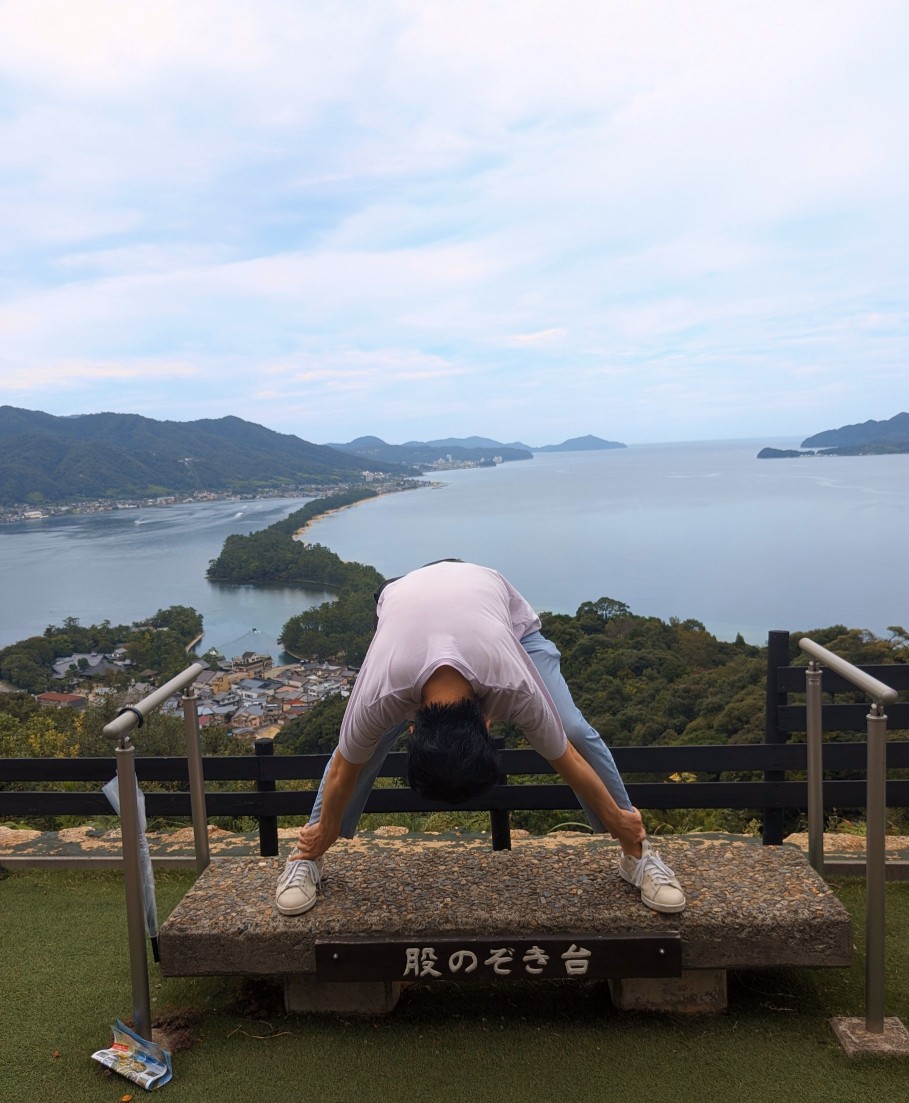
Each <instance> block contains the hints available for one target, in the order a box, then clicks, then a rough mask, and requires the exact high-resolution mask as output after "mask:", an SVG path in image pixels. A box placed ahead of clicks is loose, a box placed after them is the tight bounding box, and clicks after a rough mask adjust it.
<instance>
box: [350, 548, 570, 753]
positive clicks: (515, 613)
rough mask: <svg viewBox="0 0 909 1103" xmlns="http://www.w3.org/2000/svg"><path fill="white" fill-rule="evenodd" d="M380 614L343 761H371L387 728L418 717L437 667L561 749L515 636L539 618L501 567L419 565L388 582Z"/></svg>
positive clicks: (558, 731) (546, 745)
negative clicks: (444, 668) (452, 671)
mask: <svg viewBox="0 0 909 1103" xmlns="http://www.w3.org/2000/svg"><path fill="white" fill-rule="evenodd" d="M378 617H379V625H378V628H377V629H376V634H375V637H374V638H373V641H372V643H371V644H370V646H369V650H368V651H367V652H366V658H365V659H364V661H363V667H362V669H361V670H360V673H359V674H358V675H357V680H356V683H355V684H354V688H353V692H352V693H351V695H350V700H349V701H348V703H347V710H346V711H345V713H344V719H343V721H342V722H341V738H340V743H339V746H340V750H341V754H342V755H343V756H344V757H345V758H346V759H347V761H348V762H356V763H360V762H367V761H368V760H369V759H370V758H372V755H373V752H374V750H375V747H376V743H377V742H378V740H379V738H380V737H381V736H382V735H383V733H384V732H386V731H388V730H389V729H390V728H392V727H394V726H395V725H397V724H400V723H401V721H402V720H413V719H414V717H415V716H416V713H417V709H418V708H419V707H420V693H421V691H422V689H423V686H424V684H425V683H426V680H427V679H428V678H429V676H430V675H431V674H433V673H434V672H435V671H436V670H438V668H439V667H440V666H450V667H454V669H455V670H457V671H458V673H459V674H461V675H462V676H463V677H464V678H466V679H467V681H468V682H470V685H471V687H472V689H473V691H474V693H475V694H476V695H477V698H478V700H479V702H480V704H481V705H482V707H483V711H484V713H485V714H486V718H487V720H490V721H495V720H511V721H512V722H513V723H515V724H517V725H518V727H520V728H521V730H522V731H523V733H524V735H525V737H526V738H527V741H528V742H529V743H530V745H531V746H532V747H533V748H534V750H536V751H538V752H539V753H540V754H541V755H542V756H543V757H544V758H545V759H548V760H551V759H554V758H558V757H559V756H560V755H562V754H564V753H565V750H566V748H567V739H566V736H565V732H564V730H563V728H562V723H561V721H560V720H559V716H558V713H557V712H556V708H555V705H554V704H553V701H552V698H551V697H550V696H549V693H548V691H547V690H546V687H545V686H544V685H543V682H542V680H541V678H540V675H539V674H538V672H537V669H536V667H535V666H534V665H533V663H532V662H531V661H530V659H529V658H528V656H527V652H526V651H525V650H524V649H523V647H521V644H520V640H521V638H522V637H524V636H526V635H528V634H529V633H530V632H535V631H537V630H538V629H539V627H540V618H539V617H538V616H537V615H536V613H535V612H534V610H533V609H532V608H531V606H530V605H529V604H528V602H527V601H526V600H525V599H524V598H523V597H521V595H520V594H519V593H518V591H517V590H516V589H515V588H514V587H513V586H512V585H511V584H510V583H509V582H508V581H507V580H506V579H505V578H503V577H502V575H500V574H499V572H498V571H493V570H490V569H489V568H488V567H479V566H477V565H476V564H474V563H433V564H431V565H430V566H428V567H421V568H420V569H419V570H417V571H412V572H411V573H410V574H407V575H404V577H403V578H399V579H398V580H397V581H395V582H392V583H390V584H389V585H387V586H386V587H385V589H384V590H383V591H382V593H381V595H380V597H379V606H378Z"/></svg>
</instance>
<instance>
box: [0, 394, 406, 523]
mask: <svg viewBox="0 0 909 1103" xmlns="http://www.w3.org/2000/svg"><path fill="white" fill-rule="evenodd" d="M362 467H363V465H362V463H361V462H357V460H356V459H354V458H353V457H351V456H350V455H349V454H348V453H344V452H338V451H335V450H333V449H331V448H327V447H326V446H325V445H321V444H313V443H311V442H310V441H305V440H303V439H302V438H300V437H296V436H293V435H292V434H287V433H277V432H275V431H274V430H272V429H266V428H265V427H264V426H261V425H256V424H255V423H254V422H250V421H244V420H243V419H242V418H238V417H233V416H229V417H223V418H216V419H212V418H203V419H201V420H198V421H186V422H177V421H156V420H154V419H153V418H146V417H143V416H142V415H140V414H114V413H106V412H105V413H98V414H81V415H78V416H76V417H57V416H55V415H53V414H46V413H44V412H43V411H40V410H23V409H19V408H18V407H14V406H0V505H17V504H20V503H29V504H43V503H48V504H52V503H60V502H66V501H74V500H75V501H79V500H82V501H84V500H96V499H116V498H145V497H160V496H166V495H169V494H187V493H193V492H197V491H200V490H202V491H214V492H223V491H228V492H229V491H238V492H255V491H257V490H264V489H280V488H281V487H282V486H286V487H287V488H288V489H290V488H291V487H295V486H297V485H302V484H305V483H307V482H309V483H312V482H327V483H338V482H344V481H351V480H355V479H357V480H359V479H360V478H361V477H362ZM373 468H374V469H376V470H379V471H382V472H386V473H390V474H392V473H394V474H397V473H400V474H404V473H405V469H404V468H402V467H399V466H398V465H394V464H389V463H379V464H374V465H373Z"/></svg>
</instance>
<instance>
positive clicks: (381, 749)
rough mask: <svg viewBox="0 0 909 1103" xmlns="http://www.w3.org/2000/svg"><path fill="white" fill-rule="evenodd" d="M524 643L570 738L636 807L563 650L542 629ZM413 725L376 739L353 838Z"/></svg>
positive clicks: (351, 807)
mask: <svg viewBox="0 0 909 1103" xmlns="http://www.w3.org/2000/svg"><path fill="white" fill-rule="evenodd" d="M521 646H522V647H523V648H524V650H525V651H526V652H527V654H528V656H529V657H530V661H531V662H532V663H533V665H534V666H535V667H536V668H537V671H538V673H539V675H540V678H541V679H542V681H543V685H545V686H546V688H547V690H549V695H550V697H552V700H553V702H554V703H555V707H556V711H557V712H558V714H559V719H560V720H561V721H562V727H563V728H564V729H565V734H566V735H567V736H568V741H569V742H570V743H571V745H572V746H573V747H574V748H575V750H576V751H577V752H578V754H580V755H581V757H582V758H583V759H585V760H586V761H587V762H588V763H589V764H590V766H591V767H592V768H593V770H594V772H595V773H596V775H597V777H598V778H599V779H600V781H602V782H603V784H604V785H605V786H606V788H607V789H608V790H609V793H610V795H611V796H612V799H613V800H614V801H615V802H616V804H617V805H618V806H619V807H620V808H625V809H630V808H631V807H632V805H631V800H630V799H629V797H628V792H627V790H626V789H625V784H624V782H623V781H622V778H621V775H620V774H619V771H618V768H617V766H616V764H615V760H614V759H613V757H612V752H611V751H610V750H609V748H608V747H607V746H606V744H605V743H604V742H603V740H602V738H601V737H600V734H599V732H597V731H596V730H595V729H594V728H592V727H591V726H590V724H588V723H587V721H586V720H585V719H584V717H583V716H582V715H581V711H580V709H579V708H578V707H577V705H576V704H575V703H574V701H573V700H572V698H571V691H570V690H569V688H568V686H567V684H566V682H565V679H564V678H563V677H562V671H561V667H560V664H559V658H560V655H559V652H558V649H557V648H556V646H555V644H554V643H553V642H552V641H551V640H547V639H546V637H545V636H544V635H543V634H542V633H541V632H531V633H530V634H529V635H527V636H525V637H524V638H523V639H522V640H521ZM409 724H410V721H408V720H405V721H403V722H402V723H400V724H398V725H396V726H395V727H393V728H390V729H389V730H388V731H387V732H386V733H385V734H384V735H383V736H382V738H381V739H380V740H379V742H378V743H377V744H376V749H375V753H374V754H373V756H372V758H371V759H370V760H369V761H368V762H367V763H365V765H364V766H363V769H362V771H361V773H360V775H359V777H358V778H357V782H356V785H355V787H354V791H353V793H352V795H351V798H350V800H349V801H348V804H347V808H346V809H345V810H344V815H343V816H342V818H341V837H342V838H344V839H352V838H353V837H354V835H355V834H356V832H357V824H358V823H359V822H360V816H361V815H362V814H363V809H364V808H365V807H366V802H367V800H368V799H369V794H370V792H371V791H372V787H373V784H374V783H375V780H376V778H377V777H378V776H379V771H380V770H381V769H382V764H383V763H384V761H385V759H386V756H387V755H388V752H389V751H390V750H391V748H392V746H393V745H394V742H395V740H396V739H397V738H398V736H399V735H400V734H401V732H403V731H404V730H405V729H406V728H407V727H408V726H409ZM337 753H338V751H337V749H336V750H335V752H334V754H333V755H332V759H333V758H334V755H335V754H337ZM330 765H331V763H330V762H329V766H330ZM327 774H328V767H326V770H325V774H323V775H322V782H321V784H320V785H319V792H318V793H317V795H316V800H315V803H314V804H313V809H312V814H311V815H310V817H309V822H310V823H317V822H318V820H319V816H320V814H321V811H322V791H323V789H324V788H325V777H326V775H327ZM580 803H581V807H582V808H583V809H584V813H585V815H586V816H587V819H588V820H589V821H590V826H591V827H592V828H593V830H594V831H598V832H604V831H605V830H606V828H605V826H604V825H603V822H602V821H601V820H600V818H599V817H598V816H597V815H596V813H595V812H594V811H593V809H592V808H590V806H589V805H587V804H586V803H585V802H584V801H581V802H580Z"/></svg>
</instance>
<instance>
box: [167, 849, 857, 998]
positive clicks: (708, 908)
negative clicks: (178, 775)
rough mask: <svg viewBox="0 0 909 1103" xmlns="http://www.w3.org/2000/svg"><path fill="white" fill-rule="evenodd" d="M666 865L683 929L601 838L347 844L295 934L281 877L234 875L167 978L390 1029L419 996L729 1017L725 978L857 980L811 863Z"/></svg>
mask: <svg viewBox="0 0 909 1103" xmlns="http://www.w3.org/2000/svg"><path fill="white" fill-rule="evenodd" d="M660 850H661V852H662V853H663V856H664V858H665V859H666V860H667V861H668V862H669V864H670V865H672V866H673V867H674V868H675V870H676V873H677V875H678V877H679V879H680V881H681V883H682V884H683V886H684V887H685V889H686V892H687V895H688V900H689V904H688V908H687V909H686V910H685V911H684V912H683V913H681V914H680V915H661V914H658V913H656V912H653V911H650V910H649V909H647V908H645V907H644V906H643V905H642V904H641V902H640V898H639V894H638V892H637V890H635V889H633V888H632V887H631V886H630V885H628V884H626V883H625V882H624V881H623V880H622V879H621V878H620V877H619V875H618V872H617V870H616V860H617V857H618V850H617V848H616V846H615V844H614V843H612V842H611V841H610V840H607V839H605V838H603V837H590V836H572V837H567V836H564V835H556V836H549V837H547V838H545V839H538V838H528V839H522V840H519V841H518V840H516V842H515V846H514V848H513V849H512V850H506V851H490V850H489V849H488V846H487V845H486V844H484V843H483V842H481V841H475V842H472V841H468V840H453V839H449V838H433V837H432V836H409V837H404V838H400V839H394V840H391V839H379V838H375V837H370V836H359V837H358V838H357V839H354V840H350V841H343V840H342V841H341V842H339V843H338V844H337V845H336V847H334V848H333V849H332V851H331V852H330V854H329V855H328V856H327V859H326V866H325V878H324V881H323V896H322V898H321V899H320V901H319V903H318V904H317V905H316V906H315V907H314V908H313V909H312V910H311V911H309V912H307V913H306V914H304V915H301V916H294V917H285V916H282V915H280V914H279V913H278V912H277V911H276V909H275V906H274V888H275V881H276V879H277V876H278V873H279V871H280V869H281V866H282V862H281V861H280V860H279V859H276V858H259V857H233V858H219V859H215V860H214V861H213V862H212V863H211V865H210V866H209V867H208V869H206V870H205V872H204V873H203V874H202V875H201V876H200V878H199V879H198V881H197V882H196V884H195V886H194V887H193V888H192V889H191V890H190V891H189V892H188V893H187V894H186V896H185V897H184V898H183V900H182V901H181V902H180V903H179V904H178V906H177V907H176V909H175V910H174V912H173V913H172V914H171V916H170V917H169V919H168V920H167V922H166V923H165V924H164V926H163V928H162V931H161V936H160V948H161V968H162V972H163V973H164V974H165V975H167V976H198V975H246V976H249V975H268V976H281V977H283V978H284V990H285V1001H286V1006H287V1008H288V1010H291V1011H343V1012H349V1011H365V1012H378V1011H387V1010H390V1009H391V1008H392V1007H393V1006H394V1004H395V1002H396V1001H397V999H398V995H399V992H400V990H401V985H402V982H404V983H406V982H408V981H410V980H417V981H419V982H420V983H424V982H426V981H428V982H430V983H442V982H443V981H444V980H445V979H450V980H457V981H464V980H475V979H484V980H487V981H489V982H491V983H494V982H497V981H498V980H500V979H502V978H507V979H510V980H515V979H520V978H524V977H527V978H528V979H539V978H542V977H554V976H561V977H563V978H564V979H585V978H586V979H593V978H595V977H606V978H608V979H609V984H610V989H611V992H612V998H613V1002H614V1003H615V1004H616V1006H618V1007H620V1008H622V1009H657V1010H674V1011H716V1010H722V1009H723V1008H724V1007H725V1006H726V971H727V970H728V969H733V968H734V969H740V968H745V969H763V968H768V967H773V968H776V967H780V966H800V967H815V966H845V965H848V964H849V962H850V960H851V957H852V926H851V921H850V918H849V915H848V913H847V912H846V910H845V909H844V908H843V906H842V905H841V904H840V903H839V901H838V900H837V898H836V897H835V896H834V895H833V893H832V892H831V891H830V889H829V888H828V887H827V886H826V884H825V883H824V882H823V881H822V880H821V878H820V877H818V875H817V874H816V873H815V872H814V871H813V870H812V869H811V867H810V866H809V865H808V863H807V861H806V860H805V858H804V856H803V855H802V854H801V853H800V852H799V851H797V850H795V849H794V848H792V847H762V846H759V845H753V844H751V843H749V842H742V841H728V840H719V839H718V840H712V839H711V840H705V839H700V840H698V841H696V842H693V841H688V840H675V839H666V840H660ZM544 959H545V961H544ZM469 966H472V967H471V968H468V967H469ZM636 970H639V972H638V975H633V974H634V973H635V971H636ZM326 978H330V979H326ZM337 978H343V979H337Z"/></svg>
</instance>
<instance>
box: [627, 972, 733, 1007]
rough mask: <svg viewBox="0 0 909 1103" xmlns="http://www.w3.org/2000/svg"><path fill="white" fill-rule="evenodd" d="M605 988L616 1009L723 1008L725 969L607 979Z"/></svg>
mask: <svg viewBox="0 0 909 1103" xmlns="http://www.w3.org/2000/svg"><path fill="white" fill-rule="evenodd" d="M609 992H610V994H611V996H612V1002H613V1004H614V1005H615V1007H617V1008H618V1009H619V1010H620V1011H674V1012H676V1013H682V1014H695V1015H697V1014H705V1013H710V1012H715V1011H725V1010H726V970H725V969H686V970H684V971H683V973H682V975H681V976H680V977H666V978H660V979H654V978H644V977H634V978H631V979H627V980H624V979H623V980H611V981H610V982H609Z"/></svg>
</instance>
